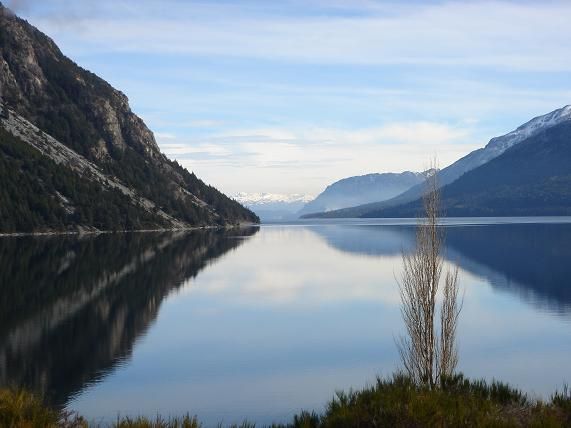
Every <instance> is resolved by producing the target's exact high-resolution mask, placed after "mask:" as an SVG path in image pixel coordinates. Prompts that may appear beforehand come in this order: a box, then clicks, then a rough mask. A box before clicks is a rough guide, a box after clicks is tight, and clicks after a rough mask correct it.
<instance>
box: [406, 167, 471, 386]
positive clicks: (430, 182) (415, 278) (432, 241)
mask: <svg viewBox="0 0 571 428" xmlns="http://www.w3.org/2000/svg"><path fill="white" fill-rule="evenodd" d="M423 209H424V217H423V218H420V219H419V220H418V225H417V228H416V246H415V248H414V250H413V251H412V252H410V253H405V252H404V251H403V255H402V259H403V271H402V275H401V279H400V281H399V288H400V297H401V313H402V317H403V320H404V324H405V328H406V334H405V335H404V336H401V337H400V338H399V339H398V340H397V346H398V349H399V353H400V357H401V360H402V364H403V366H404V370H405V372H406V373H407V374H408V375H409V376H410V378H411V379H412V380H413V381H414V382H415V383H417V384H419V385H424V386H427V387H429V388H434V387H436V386H438V385H439V384H440V382H441V381H442V380H444V379H445V378H447V377H449V376H451V375H453V374H454V372H455V370H456V367H457V365H458V350H457V345H456V330H457V325H458V318H459V315H460V312H461V310H462V303H461V302H459V301H458V291H459V287H458V268H457V267H455V268H453V269H452V270H448V271H447V272H446V274H445V275H444V281H443V287H442V289H441V282H442V281H441V276H442V270H443V265H444V260H443V257H442V247H443V243H444V232H443V229H442V227H441V225H440V219H441V217H442V214H441V208H440V189H439V186H438V177H437V169H436V168H435V167H433V168H431V169H430V170H429V172H428V173H427V177H426V189H425V192H424V195H423ZM439 291H441V302H440V305H438V304H437V303H438V297H439ZM438 307H439V308H438ZM437 309H439V311H438V312H437Z"/></svg>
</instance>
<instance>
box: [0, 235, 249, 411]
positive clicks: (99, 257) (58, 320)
mask: <svg viewBox="0 0 571 428" xmlns="http://www.w3.org/2000/svg"><path fill="white" fill-rule="evenodd" d="M256 231H257V229H254V228H252V229H241V230H239V231H226V232H224V231H197V232H192V233H178V234H172V233H169V234H148V233H147V234H126V235H101V236H97V237H85V238H75V237H68V238H59V237H58V238H40V239H38V238H13V239H12V238H10V239H1V240H0V284H1V288H0V291H1V293H0V385H17V386H25V387H27V388H29V389H32V390H34V391H37V392H39V393H42V394H43V395H44V396H46V397H47V399H48V400H49V401H50V402H52V403H53V404H55V405H63V404H65V402H66V401H67V400H68V399H69V397H70V396H72V395H73V394H75V393H76V392H78V391H80V390H81V388H83V387H84V386H85V385H86V384H90V383H92V382H95V381H97V380H99V379H101V378H102V377H103V376H105V375H106V373H108V372H109V371H111V370H113V368H114V367H115V366H117V365H118V364H120V363H121V362H122V361H124V360H126V359H128V358H129V357H130V355H131V352H132V349H133V346H134V343H135V342H136V340H137V338H139V337H140V336H141V335H143V334H144V333H145V332H146V331H147V329H148V327H149V326H150V325H151V324H152V323H153V321H154V320H155V318H156V316H157V313H158V310H159V307H160V305H161V302H162V300H163V299H164V298H165V297H166V296H167V295H168V294H169V293H171V292H172V291H173V290H174V289H177V288H178V287H179V286H180V285H181V284H182V283H183V282H184V281H185V280H188V279H189V278H192V277H194V276H196V275H197V273H198V272H199V271H200V270H201V269H203V268H204V267H205V266H207V265H208V264H209V263H210V262H211V261H213V260H214V259H216V258H218V257H220V256H222V255H223V254H225V253H226V252H228V251H229V250H232V249H234V248H236V247H238V246H239V245H240V244H241V243H242V242H243V239H233V238H243V237H248V236H251V235H253V234H254V233H255V232H256Z"/></svg>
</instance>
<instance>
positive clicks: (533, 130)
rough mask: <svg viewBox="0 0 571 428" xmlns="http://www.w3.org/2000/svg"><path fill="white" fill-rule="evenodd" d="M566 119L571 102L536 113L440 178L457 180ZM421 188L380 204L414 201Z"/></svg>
mask: <svg viewBox="0 0 571 428" xmlns="http://www.w3.org/2000/svg"><path fill="white" fill-rule="evenodd" d="M565 121H571V105H567V106H565V107H562V108H560V109H557V110H554V111H552V112H551V113H547V114H545V115H542V116H538V117H535V118H533V119H531V120H530V121H529V122H526V123H524V124H523V125H521V126H519V127H518V128H517V129H515V130H514V131H511V132H509V133H507V134H505V135H502V136H500V137H494V138H492V139H491V140H490V141H489V142H488V144H486V146H485V147H484V148H481V149H478V150H474V151H473V152H471V153H469V154H467V155H466V156H464V157H463V158H461V159H459V160H457V161H456V162H454V163H453V164H452V165H450V166H448V167H446V168H443V169H442V170H441V171H440V172H439V173H438V181H439V183H440V185H441V186H446V185H447V184H450V183H452V182H454V181H456V180H457V179H458V178H460V177H461V176H462V175H464V174H465V173H467V172H468V171H472V170H473V169H475V168H478V167H480V166H482V165H484V164H486V163H488V162H489V161H491V160H492V159H495V158H497V157H498V156H500V155H501V154H503V153H504V152H505V151H506V150H508V149H509V148H511V147H513V146H515V145H516V144H518V143H521V142H522V141H524V140H526V139H528V138H530V137H533V136H534V135H537V134H538V133H540V132H542V131H544V130H546V129H549V128H552V127H554V126H556V125H559V124H561V123H563V122H565ZM422 192H423V187H422V184H420V185H416V186H414V187H412V188H411V189H409V190H407V191H406V192H404V193H402V194H401V195H398V196H396V197H395V198H393V199H390V200H387V201H385V202H380V203H379V208H382V207H384V206H397V205H400V204H403V203H406V202H411V201H414V200H415V199H417V198H418V197H420V195H421V194H422Z"/></svg>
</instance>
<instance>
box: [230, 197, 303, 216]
mask: <svg viewBox="0 0 571 428" xmlns="http://www.w3.org/2000/svg"><path fill="white" fill-rule="evenodd" d="M234 199H235V200H236V201H238V202H240V203H241V204H242V205H245V206H246V207H248V208H250V209H251V210H252V211H254V212H255V213H256V214H257V215H258V217H260V219H261V220H262V221H280V220H292V219H295V218H297V215H296V214H297V212H299V211H300V210H301V209H302V208H303V207H304V206H305V204H306V203H308V202H309V201H312V200H313V196H311V195H305V194H298V193H294V194H281V193H246V192H240V193H237V194H236V195H234Z"/></svg>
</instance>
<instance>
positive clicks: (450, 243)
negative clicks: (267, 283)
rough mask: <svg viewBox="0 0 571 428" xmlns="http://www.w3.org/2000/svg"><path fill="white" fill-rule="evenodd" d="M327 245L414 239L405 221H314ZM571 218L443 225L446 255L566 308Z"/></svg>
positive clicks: (393, 249) (385, 249) (570, 302)
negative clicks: (561, 221)
mask: <svg viewBox="0 0 571 428" xmlns="http://www.w3.org/2000/svg"><path fill="white" fill-rule="evenodd" d="M311 230H313V231H314V232H315V233H317V234H318V235H320V236H321V237H322V238H323V239H324V240H325V241H326V242H327V243H328V244H329V245H331V246H332V247H334V248H336V249H338V250H341V251H344V252H349V253H353V254H360V255H375V256H395V255H399V254H400V253H401V252H402V250H404V251H407V250H408V249H410V248H412V246H413V245H414V227H413V226H410V225H404V226H394V225H392V226H391V225H389V226H387V225H368V226H359V225H347V226H344V227H336V226H333V225H327V226H319V227H313V228H312V229H311ZM570 243H571V224H516V223H514V224H486V225H471V226H465V225H463V226H455V225H452V226H448V227H446V257H447V259H448V260H450V261H452V262H454V263H458V264H459V265H460V266H461V267H462V268H463V269H464V270H467V271H469V272H471V273H472V274H474V275H476V276H478V277H480V278H483V279H485V280H486V281H487V282H488V283H490V284H491V285H492V286H493V287H495V288H498V289H503V290H506V291H509V292H511V293H516V294H517V295H518V296H520V297H521V298H523V299H525V300H527V301H529V302H531V303H532V304H534V305H535V306H537V307H540V308H542V309H546V310H548V311H551V312H557V313H571V264H570V263H569V261H571V245H570Z"/></svg>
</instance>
